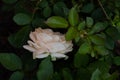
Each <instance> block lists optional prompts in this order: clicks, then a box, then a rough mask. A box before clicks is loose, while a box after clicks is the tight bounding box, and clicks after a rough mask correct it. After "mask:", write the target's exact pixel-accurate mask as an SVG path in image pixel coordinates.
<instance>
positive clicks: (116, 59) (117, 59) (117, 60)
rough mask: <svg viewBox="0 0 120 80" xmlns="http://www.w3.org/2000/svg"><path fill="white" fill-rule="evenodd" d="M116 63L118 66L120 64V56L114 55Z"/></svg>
mask: <svg viewBox="0 0 120 80" xmlns="http://www.w3.org/2000/svg"><path fill="white" fill-rule="evenodd" d="M114 64H116V65H117V66H120V57H119V56H117V57H114Z"/></svg>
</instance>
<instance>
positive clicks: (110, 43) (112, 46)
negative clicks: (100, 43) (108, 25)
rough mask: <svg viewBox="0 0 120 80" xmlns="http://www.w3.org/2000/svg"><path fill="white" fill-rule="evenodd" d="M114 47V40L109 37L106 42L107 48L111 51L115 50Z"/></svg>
mask: <svg viewBox="0 0 120 80" xmlns="http://www.w3.org/2000/svg"><path fill="white" fill-rule="evenodd" d="M114 45H115V42H114V40H112V39H111V37H109V36H107V37H106V40H105V47H106V48H108V49H110V50H113V48H114Z"/></svg>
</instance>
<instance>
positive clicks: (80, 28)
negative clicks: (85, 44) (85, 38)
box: [78, 21, 85, 30]
mask: <svg viewBox="0 0 120 80" xmlns="http://www.w3.org/2000/svg"><path fill="white" fill-rule="evenodd" d="M84 28H85V21H82V22H80V23H79V25H78V30H83V29H84Z"/></svg>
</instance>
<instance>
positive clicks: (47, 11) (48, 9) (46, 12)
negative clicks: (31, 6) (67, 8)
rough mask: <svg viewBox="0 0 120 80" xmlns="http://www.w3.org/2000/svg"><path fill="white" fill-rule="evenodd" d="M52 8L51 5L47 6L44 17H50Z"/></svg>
mask: <svg viewBox="0 0 120 80" xmlns="http://www.w3.org/2000/svg"><path fill="white" fill-rule="evenodd" d="M51 12H52V11H51V8H50V7H49V6H47V7H45V8H44V10H43V15H44V17H49V16H50V15H51Z"/></svg>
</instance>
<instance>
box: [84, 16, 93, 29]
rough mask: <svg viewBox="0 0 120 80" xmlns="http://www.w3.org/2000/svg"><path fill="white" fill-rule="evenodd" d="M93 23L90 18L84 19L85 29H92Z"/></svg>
mask: <svg viewBox="0 0 120 80" xmlns="http://www.w3.org/2000/svg"><path fill="white" fill-rule="evenodd" d="M93 23H94V21H93V19H92V18H91V17H87V18H86V25H87V27H92V25H93Z"/></svg>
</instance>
